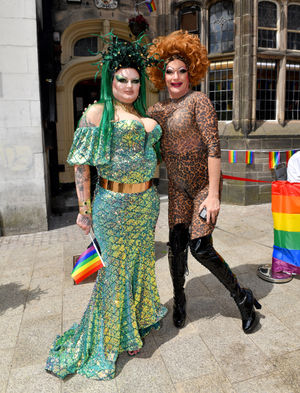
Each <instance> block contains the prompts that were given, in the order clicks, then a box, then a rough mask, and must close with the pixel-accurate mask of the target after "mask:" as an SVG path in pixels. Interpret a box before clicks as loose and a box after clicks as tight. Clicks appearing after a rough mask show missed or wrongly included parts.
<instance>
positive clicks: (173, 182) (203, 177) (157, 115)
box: [148, 91, 221, 239]
mask: <svg viewBox="0 0 300 393" xmlns="http://www.w3.org/2000/svg"><path fill="white" fill-rule="evenodd" d="M148 115H149V116H150V117H152V118H154V119H155V120H156V121H157V122H158V123H159V124H160V125H161V127H162V130H163V135H162V139H161V151H162V157H163V159H164V161H165V163H166V167H167V171H168V178H169V189H168V194H169V227H170V229H172V228H173V227H174V225H176V224H180V223H183V224H185V225H187V226H189V227H190V235H191V238H192V239H195V238H198V237H202V236H205V235H208V234H210V233H211V232H212V231H213V229H214V225H212V224H207V223H206V222H204V221H202V220H201V219H200V218H199V207H200V204H201V203H202V202H203V201H204V199H205V198H206V197H207V194H208V157H216V158H220V157H221V150H220V139H219V133H218V120H217V116H216V113H215V110H214V108H213V106H212V104H211V102H210V100H209V99H208V97H207V96H206V95H205V94H203V93H201V92H194V91H189V92H188V93H187V94H186V95H185V96H183V97H181V98H179V99H173V100H167V101H165V102H158V103H157V104H155V105H154V106H152V107H151V108H149V110H148ZM220 189H221V182H220Z"/></svg>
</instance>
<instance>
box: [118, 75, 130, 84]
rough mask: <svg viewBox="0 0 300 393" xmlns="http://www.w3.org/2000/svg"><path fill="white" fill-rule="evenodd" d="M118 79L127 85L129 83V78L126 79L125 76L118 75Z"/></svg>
mask: <svg viewBox="0 0 300 393" xmlns="http://www.w3.org/2000/svg"><path fill="white" fill-rule="evenodd" d="M116 79H117V81H118V82H120V83H127V82H128V80H127V78H124V77H123V76H121V75H118V74H117V75H116Z"/></svg>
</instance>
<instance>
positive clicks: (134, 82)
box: [116, 74, 140, 85]
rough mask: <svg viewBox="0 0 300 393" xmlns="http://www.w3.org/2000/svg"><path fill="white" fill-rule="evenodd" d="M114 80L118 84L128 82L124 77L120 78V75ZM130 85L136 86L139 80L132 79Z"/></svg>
mask: <svg viewBox="0 0 300 393" xmlns="http://www.w3.org/2000/svg"><path fill="white" fill-rule="evenodd" d="M116 80H117V81H118V82H120V83H128V82H129V80H128V79H127V78H124V76H121V75H118V74H117V75H116ZM131 83H133V84H135V85H137V84H139V83H140V80H139V78H136V79H132V80H131Z"/></svg>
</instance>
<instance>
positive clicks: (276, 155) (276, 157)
mask: <svg viewBox="0 0 300 393" xmlns="http://www.w3.org/2000/svg"><path fill="white" fill-rule="evenodd" d="M279 163H280V151H270V152H269V168H270V169H273V168H274V167H275V166H277V165H278V164H279Z"/></svg>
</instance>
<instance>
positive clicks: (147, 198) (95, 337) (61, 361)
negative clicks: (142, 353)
mask: <svg viewBox="0 0 300 393" xmlns="http://www.w3.org/2000/svg"><path fill="white" fill-rule="evenodd" d="M158 212H159V198H158V195H157V192H156V190H155V188H154V187H152V188H150V189H149V190H147V191H145V192H142V193H139V194H121V193H115V192H112V191H108V190H104V189H102V188H100V189H98V191H97V194H96V197H95V200H94V205H93V226H94V232H95V235H96V237H97V239H98V242H99V244H100V247H101V252H102V257H103V260H104V261H105V263H106V267H105V268H102V269H101V270H100V271H99V273H98V276H97V280H96V283H95V286H94V289H93V292H92V295H91V298H90V301H89V303H88V306H87V308H86V310H85V312H84V315H83V317H82V319H81V321H80V323H79V324H75V325H73V326H72V327H71V328H70V329H69V330H67V331H66V332H65V333H64V334H63V335H62V336H57V338H56V340H55V342H54V343H53V345H52V347H51V349H50V353H49V357H48V359H47V363H46V370H48V371H51V372H52V373H54V374H55V375H56V376H58V377H60V378H64V377H66V376H67V375H68V374H74V373H78V374H82V375H85V376H86V377H88V378H95V379H99V380H106V379H111V378H113V377H114V376H115V363H116V360H117V357H118V355H119V353H121V352H123V351H132V350H136V349H139V348H141V347H142V345H143V343H142V338H143V337H144V336H146V335H147V333H148V332H149V331H150V330H151V329H152V328H155V329H158V328H159V325H160V320H161V319H162V318H163V317H164V315H165V314H166V312H167V310H166V308H165V307H163V306H162V305H161V304H160V299H159V295H158V291H157V285H156V280H155V259H154V229H155V225H156V221H157V217H158Z"/></svg>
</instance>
